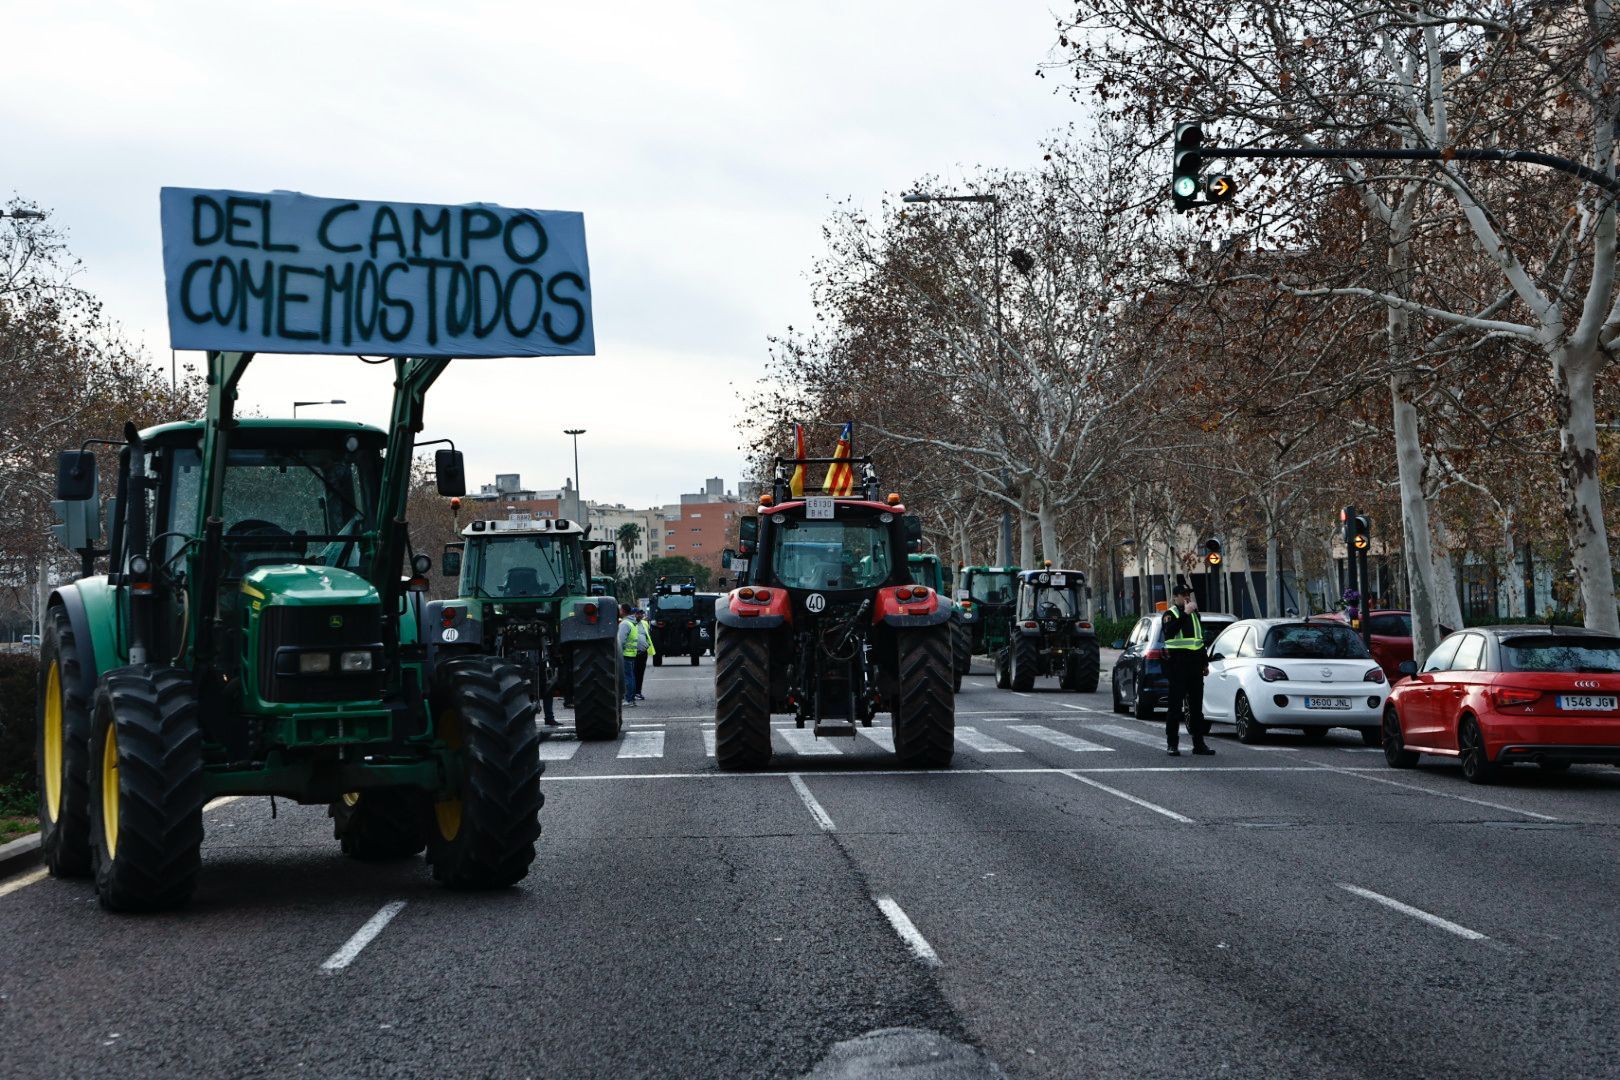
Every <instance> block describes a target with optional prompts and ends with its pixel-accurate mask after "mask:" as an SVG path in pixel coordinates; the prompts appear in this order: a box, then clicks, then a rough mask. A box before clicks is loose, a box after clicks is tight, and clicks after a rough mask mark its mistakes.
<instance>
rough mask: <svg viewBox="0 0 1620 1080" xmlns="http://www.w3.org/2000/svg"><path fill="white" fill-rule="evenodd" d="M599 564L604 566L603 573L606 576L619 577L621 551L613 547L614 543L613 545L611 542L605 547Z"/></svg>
mask: <svg viewBox="0 0 1620 1080" xmlns="http://www.w3.org/2000/svg"><path fill="white" fill-rule="evenodd" d="M598 565H600V566H601V567H602V573H603V575H604V576H607V577H618V575H619V552H618V549H616V548H615V547H613V545H611V544H609V545H608V546H607V547H605V548H603V549H602V554H601V557H600V560H599V563H598Z"/></svg>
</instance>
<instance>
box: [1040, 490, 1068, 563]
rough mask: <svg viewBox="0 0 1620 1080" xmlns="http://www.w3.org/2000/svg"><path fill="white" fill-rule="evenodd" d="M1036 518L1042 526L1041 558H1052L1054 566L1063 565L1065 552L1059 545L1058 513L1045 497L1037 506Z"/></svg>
mask: <svg viewBox="0 0 1620 1080" xmlns="http://www.w3.org/2000/svg"><path fill="white" fill-rule="evenodd" d="M1036 520H1037V521H1039V522H1040V526H1041V558H1043V559H1050V560H1051V561H1052V565H1053V566H1062V565H1063V552H1062V550H1061V549H1059V547H1058V538H1057V514H1056V513H1054V512H1053V510H1052V505H1051V504H1050V503H1048V502H1047V501H1046V499H1045V498H1044V497H1043V498H1042V499H1041V501H1040V504H1039V505H1038V506H1037V507H1036Z"/></svg>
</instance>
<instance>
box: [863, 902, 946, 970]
mask: <svg viewBox="0 0 1620 1080" xmlns="http://www.w3.org/2000/svg"><path fill="white" fill-rule="evenodd" d="M872 902H873V903H875V904H876V905H877V906H878V910H879V911H881V912H883V917H884V918H886V919H888V920H889V925H890V926H892V927H894V932H895V933H897V934H899V935H900V940H901V941H903V942H905V943H906V948H908V949H910V950H911V955H913V956H915V957H916V958H917V959H918V960H921V961H922V962H923V963H925V964H927V965H928V966H929V967H939V953H937V952H935V951H934V947H933V946H932V945H930V944H928V939H927V938H925V937H923V936H922V931H921V930H918V929H917V926H916V924H915V923H913V922H912V921H911V918H910V916H908V915H907V914H906V913H905V911H904V910H903V909H902V908H901V907H900V905H899V904H897V903H895V902H894V900H893V898H891V897H887V896H874V897H872Z"/></svg>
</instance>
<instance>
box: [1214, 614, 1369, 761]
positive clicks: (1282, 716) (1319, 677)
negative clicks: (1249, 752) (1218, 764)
mask: <svg viewBox="0 0 1620 1080" xmlns="http://www.w3.org/2000/svg"><path fill="white" fill-rule="evenodd" d="M1388 692H1389V680H1388V679H1386V678H1385V677H1384V669H1383V668H1381V667H1379V666H1378V663H1377V661H1375V660H1374V659H1373V658H1372V654H1371V653H1369V652H1368V651H1367V646H1366V645H1365V644H1364V643H1363V642H1362V640H1361V635H1360V634H1357V633H1356V632H1355V631H1354V630H1352V629H1350V627H1348V626H1346V625H1345V624H1344V623H1342V622H1338V621H1336V620H1332V619H1244V620H1242V621H1241V622H1236V623H1233V624H1232V625H1231V626H1229V627H1228V628H1227V629H1226V630H1224V631H1222V633H1221V636H1220V637H1218V638H1216V639H1215V642H1214V644H1212V645H1211V646H1210V647H1209V675H1208V677H1207V678H1205V679H1204V716H1205V718H1206V719H1208V720H1210V721H1211V722H1212V723H1217V724H1231V725H1232V726H1233V727H1234V728H1236V729H1237V737H1238V739H1239V741H1241V742H1246V743H1257V742H1261V741H1263V740H1264V739H1265V737H1266V732H1267V731H1268V730H1270V729H1271V728H1274V727H1281V728H1298V729H1299V730H1300V731H1302V732H1304V733H1305V735H1306V736H1307V737H1311V738H1320V737H1321V736H1323V735H1325V734H1327V732H1328V729H1330V728H1336V727H1344V728H1353V729H1354V730H1356V731H1358V732H1360V734H1361V738H1362V741H1363V742H1365V743H1366V744H1367V745H1368V746H1376V745H1377V744H1378V741H1379V722H1380V718H1381V717H1382V716H1383V712H1384V699H1385V698H1386V697H1387V696H1388Z"/></svg>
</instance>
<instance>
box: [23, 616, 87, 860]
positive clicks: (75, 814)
mask: <svg viewBox="0 0 1620 1080" xmlns="http://www.w3.org/2000/svg"><path fill="white" fill-rule="evenodd" d="M83 677H84V667H83V660H82V659H81V658H80V656H79V648H78V642H77V641H75V640H74V635H73V624H72V623H70V622H69V621H68V617H67V612H66V611H64V610H63V609H62V608H61V607H53V608H51V609H50V612H49V613H48V614H47V615H46V616H45V640H44V642H43V643H42V644H41V645H40V650H39V688H38V696H37V700H38V705H37V706H36V707H35V711H34V760H35V762H37V763H38V764H37V768H38V770H39V771H38V781H39V847H40V852H41V854H42V856H43V857H44V860H45V865H46V867H47V868H48V869H49V870H50V872H51V873H52V874H54V875H55V876H57V877H84V876H86V875H88V874H89V873H90V869H91V867H90V700H89V697H88V696H87V695H86V694H85V693H84V690H83V683H81V682H80V680H81V679H82V678H83Z"/></svg>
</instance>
